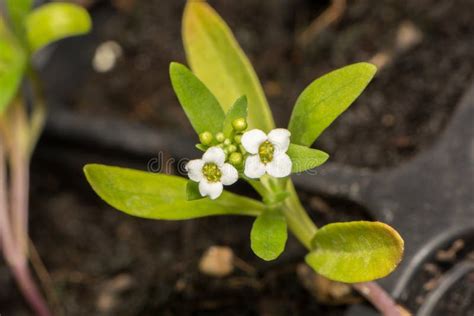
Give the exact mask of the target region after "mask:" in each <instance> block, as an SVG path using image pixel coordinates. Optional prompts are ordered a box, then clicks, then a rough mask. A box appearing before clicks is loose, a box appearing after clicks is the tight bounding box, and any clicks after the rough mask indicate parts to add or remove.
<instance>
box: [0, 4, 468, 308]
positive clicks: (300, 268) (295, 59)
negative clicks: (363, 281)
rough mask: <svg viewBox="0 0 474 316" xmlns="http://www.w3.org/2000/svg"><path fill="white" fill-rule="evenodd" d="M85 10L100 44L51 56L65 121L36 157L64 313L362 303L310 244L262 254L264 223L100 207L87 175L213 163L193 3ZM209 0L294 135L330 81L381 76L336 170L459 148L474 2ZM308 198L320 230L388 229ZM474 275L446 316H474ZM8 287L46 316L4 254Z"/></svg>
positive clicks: (53, 104)
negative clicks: (168, 218) (301, 106)
mask: <svg viewBox="0 0 474 316" xmlns="http://www.w3.org/2000/svg"><path fill="white" fill-rule="evenodd" d="M76 3H80V4H82V5H84V6H86V7H87V8H89V9H90V12H91V14H92V15H93V18H94V31H93V33H92V34H90V35H88V36H85V37H80V38H72V39H68V40H65V41H63V42H61V43H59V44H58V45H55V46H52V47H49V48H48V49H46V50H45V51H44V52H43V53H42V54H41V55H40V56H37V64H38V65H39V67H40V68H41V69H42V77H43V79H44V81H45V86H46V91H47V95H48V99H49V108H50V113H49V115H50V116H49V120H48V124H47V127H46V131H45V133H44V135H43V138H42V139H41V141H40V144H39V146H38V148H37V151H36V153H35V156H34V157H33V163H32V171H31V172H32V185H31V207H30V210H31V224H30V225H31V226H30V227H31V228H30V232H31V239H32V240H33V242H34V244H35V246H36V248H37V251H38V254H39V257H41V259H42V261H43V264H44V266H45V267H46V269H47V271H48V273H46V272H45V271H43V270H42V268H41V267H42V266H43V265H42V264H41V263H40V262H39V259H38V258H33V261H35V262H33V265H34V266H35V267H36V268H37V269H39V275H40V279H41V284H43V286H44V288H45V292H46V293H47V296H48V299H49V301H50V302H51V304H52V305H53V306H54V308H55V310H56V311H57V312H58V314H61V313H63V314H67V315H224V314H225V315H344V313H346V312H347V311H348V310H349V308H348V305H347V304H348V303H355V302H359V301H360V298H359V297H357V295H355V294H353V293H351V291H350V288H348V287H347V286H344V285H341V284H334V283H329V282H327V281H325V280H323V279H321V278H318V277H317V276H315V275H313V274H312V273H311V272H309V271H308V270H307V268H306V267H305V266H304V265H302V256H303V254H304V249H303V248H302V247H301V246H300V245H299V244H298V243H297V242H296V241H295V240H293V239H290V240H289V244H288V246H287V248H288V250H287V252H286V253H285V254H284V255H283V256H282V257H281V258H280V260H277V261H275V262H270V263H266V262H262V261H261V260H259V259H258V258H256V257H255V256H254V255H253V254H252V252H251V250H250V247H249V239H248V235H249V231H250V227H251V223H252V221H251V219H247V218H240V217H238V218H236V217H225V218H224V217H221V218H206V219H200V220H193V221H186V222H158V221H147V220H141V219H137V218H132V217H129V216H127V215H125V214H122V213H119V212H117V211H115V210H113V209H112V208H110V207H109V206H107V205H106V204H105V203H103V202H102V201H100V200H99V198H98V197H97V196H96V195H95V194H94V193H93V192H92V190H91V189H90V188H89V187H88V185H87V184H86V181H85V178H84V176H83V175H82V166H83V165H84V164H85V163H88V162H102V163H109V164H117V165H121V166H126V167H133V168H138V169H143V170H146V169H147V168H148V165H149V162H150V160H152V159H156V158H158V159H169V158H173V157H174V158H181V157H189V158H194V157H196V156H197V155H198V152H197V151H194V150H193V143H195V142H196V141H197V138H196V136H195V135H194V132H193V130H192V128H191V126H190V124H189V123H188V121H187V119H186V117H185V115H184V112H183V111H182V109H181V107H180V106H179V104H178V102H177V99H176V97H175V95H174V93H173V91H172V89H171V85H170V82H169V77H168V65H169V63H170V62H171V61H179V62H182V63H185V56H184V50H183V46H182V43H181V31H180V28H181V16H182V12H183V9H184V5H185V1H184V0H180V1H175V0H173V1H172V0H169V1H167V0H162V1H159V0H147V1H143V0H142V1H140V0H111V1H100V0H96V1H94V0H82V1H79V0H78V1H76ZM209 3H210V4H211V5H212V6H213V7H214V8H215V9H216V10H217V11H218V12H219V14H221V16H222V17H223V18H224V19H225V20H226V21H227V23H228V24H229V25H230V27H231V28H232V30H233V31H234V33H235V36H236V37H237V39H238V41H239V42H240V44H241V46H242V48H243V49H244V51H245V52H246V53H247V54H248V56H249V58H250V60H251V62H252V63H253V65H254V67H255V69H256V71H257V73H258V75H259V77H260V79H261V81H262V85H263V87H264V90H265V92H266V95H267V97H268V99H269V103H270V106H271V108H272V110H273V112H274V115H275V120H276V123H277V126H282V127H284V126H286V125H287V123H288V120H289V116H290V114H291V111H292V108H293V105H294V102H295V100H296V98H297V96H298V95H299V93H300V92H301V91H302V90H303V89H304V88H305V87H306V86H307V85H308V84H309V83H310V82H311V81H312V80H314V79H315V78H317V77H319V76H321V75H323V74H325V73H326V72H329V71H331V70H333V69H336V68H339V67H342V66H345V65H347V64H350V63H354V62H359V61H368V62H372V63H374V64H376V65H377V66H378V67H379V71H378V73H377V76H376V78H375V79H374V81H373V82H372V83H371V84H370V85H369V87H368V88H367V90H366V91H365V92H364V93H363V94H362V96H361V97H360V98H359V99H358V100H357V101H356V102H355V104H353V105H352V107H351V108H350V109H349V110H348V111H347V112H346V113H345V114H344V115H343V116H341V118H339V119H338V120H337V121H336V122H335V123H334V124H333V125H332V126H331V127H330V128H329V129H327V130H326V132H325V133H324V134H323V135H322V136H321V137H320V138H319V140H318V141H317V143H316V144H315V147H317V148H320V149H322V150H324V151H326V152H328V153H330V154H331V159H332V160H331V161H332V162H333V163H337V164H340V165H343V166H349V167H351V168H357V169H359V168H364V169H365V170H369V172H377V171H379V170H387V169H395V168H397V167H398V166H400V165H402V164H404V163H406V162H409V161H412V160H413V159H415V158H416V157H417V155H419V154H420V153H422V152H424V151H425V150H428V149H429V148H431V147H432V146H434V145H435V144H436V143H437V141H438V140H439V139H440V138H441V135H442V133H443V131H444V130H445V128H446V126H447V125H448V124H449V122H450V120H451V118H452V116H453V113H455V110H456V108H457V105H458V103H459V102H460V100H461V98H462V96H463V95H464V94H465V93H466V91H467V90H468V89H469V87H470V86H471V84H472V80H473V76H474V23H473V21H474V2H473V1H472V0H453V1H436V0H412V1H397V0H384V1H377V0H357V1H355V0H347V1H346V0H333V1H315V0H313V1H311V0H278V1H252V0H240V1H225V0H210V1H209ZM466 128H471V129H472V127H469V126H466ZM455 163H456V162H455V161H453V164H455ZM470 166H471V167H472V161H471V165H470ZM162 171H163V170H162ZM168 171H171V172H173V170H168ZM470 171H471V173H470V174H471V175H472V169H470ZM468 177H469V175H468ZM470 183H472V182H467V184H466V185H470ZM458 185H461V186H462V185H463V184H462V183H460V184H458ZM472 189H473V190H474V188H472ZM237 190H239V191H240V192H241V193H244V194H248V195H253V194H254V193H253V192H251V190H250V189H249V188H247V187H245V186H243V185H242V186H241V187H239V188H238V189H237ZM301 197H302V199H303V201H304V203H305V204H306V206H307V207H308V209H309V210H310V211H311V214H312V216H313V217H314V218H315V220H316V221H317V223H318V224H320V225H322V224H325V223H328V222H333V221H346V220H354V219H373V218H374V216H373V215H372V213H371V212H370V211H369V210H368V209H367V206H366V205H364V203H363V202H361V203H355V202H352V201H350V200H347V199H343V198H341V197H340V196H337V195H331V194H326V193H324V192H323V193H320V194H319V193H318V192H305V191H304V190H303V191H302V193H301ZM467 208H468V209H471V210H472V205H467ZM471 214H472V213H471ZM423 220H426V219H423V218H420V221H423ZM471 237H472V236H471ZM215 246H218V248H215ZM462 248H463V251H465V252H466V256H467V255H469V254H471V256H472V252H471V251H468V250H466V249H467V246H465V245H463V247H462ZM460 249H461V248H460ZM471 250H472V249H471ZM428 270H429V268H428ZM430 271H431V272H429V271H428V272H427V277H426V279H425V280H424V281H420V282H422V284H421V286H420V290H419V293H417V294H416V295H410V296H411V297H410V298H407V300H406V301H404V302H402V303H404V304H405V305H407V306H409V307H410V309H412V310H416V309H417V308H418V307H419V306H420V305H422V304H423V302H424V301H423V298H424V297H426V295H428V293H429V291H430V290H432V289H433V287H432V288H430V285H429V281H432V280H434V279H436V278H439V276H440V275H442V274H443V269H442V268H439V267H436V264H434V263H433V264H432V266H431V270H430ZM430 273H431V274H430ZM470 278H471V279H470V281H469V282H470V283H469V282H468V283H466V284H467V285H466V286H465V287H464V288H463V290H462V291H461V292H460V293H461V294H460V295H461V297H468V298H470V299H468V300H464V301H462V300H461V301H459V300H456V299H455V298H453V299H452V300H449V299H447V300H446V302H445V306H442V307H440V308H441V309H439V310H440V311H443V312H445V313H444V314H440V315H473V313H474V306H473V304H474V303H473V299H472V297H473V296H474V285H473V283H474V278H472V275H471V276H470ZM308 279H309V280H311V282H308ZM427 283H428V286H425V285H426V284H427ZM431 286H433V285H431ZM0 289H1V290H0V314H2V315H28V314H29V311H28V309H27V308H26V306H25V304H24V302H23V300H22V297H21V296H20V294H19V293H18V291H17V290H16V286H15V284H14V281H13V279H12V278H11V275H10V274H9V272H8V270H7V269H6V267H5V265H4V263H3V261H0ZM460 302H461V303H460ZM462 304H464V305H462ZM460 306H461V307H460ZM462 306H464V307H465V308H464V307H462ZM469 312H472V313H471V314H468V313H469ZM464 313H466V314H464Z"/></svg>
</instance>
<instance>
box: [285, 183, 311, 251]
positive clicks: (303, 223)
mask: <svg viewBox="0 0 474 316" xmlns="http://www.w3.org/2000/svg"><path fill="white" fill-rule="evenodd" d="M286 186H287V190H288V192H289V193H290V196H289V197H288V198H287V199H286V200H285V203H284V207H283V214H284V215H285V217H286V220H287V222H288V226H289V227H290V230H291V231H292V232H293V234H294V235H295V236H296V238H298V240H299V241H300V242H301V243H302V244H303V245H304V246H305V247H306V248H307V249H311V240H312V239H313V236H314V234H315V233H316V231H317V230H318V228H317V227H316V225H314V223H313V221H312V220H311V218H310V217H309V216H308V213H307V212H306V210H305V209H304V207H303V206H302V205H301V202H300V200H299V198H298V195H297V194H296V190H295V187H294V185H293V182H291V181H288V183H287V185H286Z"/></svg>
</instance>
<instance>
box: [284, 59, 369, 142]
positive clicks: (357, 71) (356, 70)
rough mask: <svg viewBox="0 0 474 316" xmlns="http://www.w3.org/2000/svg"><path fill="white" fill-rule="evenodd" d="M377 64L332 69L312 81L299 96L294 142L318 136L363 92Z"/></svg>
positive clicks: (292, 129)
mask: <svg viewBox="0 0 474 316" xmlns="http://www.w3.org/2000/svg"><path fill="white" fill-rule="evenodd" d="M376 70H377V69H376V67H375V66H374V65H372V64H368V63H357V64H353V65H349V66H346V67H343V68H340V69H337V70H335V71H332V72H330V73H328V74H326V75H324V76H322V77H321V78H319V79H316V80H315V81H313V83H311V84H310V85H309V86H308V87H307V88H306V89H305V90H304V91H303V92H302V93H301V95H300V96H299V97H298V100H297V101H296V104H295V107H294V109H293V114H292V115H291V119H290V124H289V126H288V129H289V130H290V132H291V140H292V142H293V143H295V144H298V145H304V146H311V144H312V143H313V142H314V141H315V140H316V138H318V136H319V135H320V134H321V133H322V132H323V131H324V130H325V129H326V128H327V127H328V126H329V125H330V124H331V123H332V122H333V121H334V120H335V119H336V118H337V117H338V116H339V115H340V114H341V113H342V112H344V111H345V110H346V109H347V108H348V107H349V106H350V105H351V104H352V102H354V101H355V99H357V97H358V96H359V95H360V94H361V93H362V91H363V90H364V89H365V87H366V86H367V85H368V84H369V82H370V80H372V78H373V76H374V75H375V72H376Z"/></svg>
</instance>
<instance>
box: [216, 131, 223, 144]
mask: <svg viewBox="0 0 474 316" xmlns="http://www.w3.org/2000/svg"><path fill="white" fill-rule="evenodd" d="M216 140H217V141H218V142H219V143H222V142H223V141H224V140H225V136H224V133H222V132H219V133H217V134H216Z"/></svg>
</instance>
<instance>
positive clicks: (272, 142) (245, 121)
mask: <svg viewBox="0 0 474 316" xmlns="http://www.w3.org/2000/svg"><path fill="white" fill-rule="evenodd" d="M183 39H184V47H185V50H186V56H187V59H188V63H189V65H190V67H191V69H192V71H191V70H190V69H188V68H187V67H186V66H184V65H182V64H179V63H175V62H173V63H171V65H170V78H171V84H172V86H173V89H174V91H175V93H176V96H177V98H178V100H179V103H180V104H181V106H182V108H183V110H184V112H185V113H186V116H187V117H188V119H189V122H190V124H191V126H192V127H193V128H194V130H195V131H196V134H197V137H196V139H199V143H198V144H197V145H196V147H197V148H198V149H199V150H201V151H202V152H204V154H203V155H202V157H201V158H198V159H194V160H191V161H190V162H189V163H188V165H187V167H186V168H187V172H188V177H189V179H186V178H183V177H179V176H174V175H165V174H152V173H147V172H142V171H136V170H131V169H125V168H118V167H111V166H104V165H98V164H90V165H87V166H85V168H84V171H85V174H86V177H87V179H88V181H89V183H90V185H91V186H92V188H93V189H94V190H95V192H96V193H97V194H98V195H99V196H100V197H101V198H102V199H103V200H105V201H106V202H107V203H109V204H110V205H112V206H113V207H115V208H117V209H118V210H120V211H123V212H125V213H128V214H130V215H133V216H138V217H144V218H150V219H162V220H181V219H191V218H198V217H203V216H211V215H212V216H215V215H231V214H232V215H246V216H254V217H255V221H254V224H253V226H252V228H251V229H250V247H251V249H252V250H253V252H254V253H255V254H256V255H257V256H258V257H260V258H262V259H263V260H275V259H277V258H278V257H279V256H280V255H281V253H282V252H283V251H284V249H285V245H286V240H287V234H288V231H290V232H291V233H292V234H294V235H295V236H296V238H297V239H298V240H299V241H300V242H301V243H302V244H303V245H304V246H305V247H306V248H307V251H308V254H307V255H306V262H307V264H308V265H310V266H311V267H312V268H313V269H314V270H315V271H316V272H317V273H319V274H321V275H323V276H325V277H327V278H329V279H332V280H336V281H341V282H346V283H358V282H367V281H372V280H375V279H378V278H382V277H385V276H387V275H388V274H390V273H391V272H392V271H393V270H394V269H395V267H396V266H397V265H398V263H399V262H400V260H401V258H402V254H403V240H402V238H401V237H400V235H399V234H398V233H397V232H396V231H395V230H394V229H393V228H391V227H390V226H388V225H386V224H383V223H380V222H370V221H355V222H346V223H332V224H329V225H326V226H323V227H321V228H318V227H316V225H315V224H314V222H313V221H312V220H311V219H310V217H309V216H308V213H307V212H306V210H305V209H304V208H303V206H302V204H301V202H300V200H299V198H298V195H297V194H296V191H295V188H294V186H293V183H292V181H291V178H290V175H291V174H292V173H299V172H305V171H307V170H310V169H313V168H316V167H318V166H320V165H321V164H323V163H324V162H325V161H326V160H327V159H328V157H329V155H328V154H326V153H325V152H323V151H321V150H317V149H314V148H312V147H311V146H312V144H313V143H314V142H315V140H316V139H317V137H318V136H319V135H320V134H321V133H322V132H323V131H324V130H325V129H326V128H327V127H328V126H329V125H330V124H331V123H332V122H333V121H334V120H335V119H336V118H337V117H338V116H339V115H340V114H341V113H343V112H344V111H345V110H346V109H347V108H348V107H349V106H350V105H351V104H352V103H353V102H354V101H355V100H356V99H357V97H358V96H359V95H360V94H361V93H362V91H363V90H364V89H365V88H366V86H367V85H368V84H369V82H370V81H371V80H372V78H373V76H374V75H375V72H376V68H375V66H373V65H371V64H368V63H364V62H361V63H356V64H353V65H349V66H346V67H343V68H340V69H337V70H334V71H332V72H330V73H328V74H326V75H324V76H322V77H320V78H318V79H316V80H315V81H313V82H312V83H311V84H309V86H308V87H306V89H304V91H303V92H302V93H301V95H300V96H299V97H298V99H297V100H296V103H295V106H294V109H293V113H292V115H291V118H290V121H289V124H288V127H287V128H283V127H279V128H277V127H276V126H275V124H274V120H273V116H272V112H271V110H270V107H269V105H268V103H267V99H266V97H265V95H264V93H263V89H262V86H261V84H260V82H259V80H258V78H257V75H256V73H255V71H254V69H253V67H252V65H251V64H250V62H249V60H248V58H247V57H246V56H245V54H244V53H243V50H242V49H241V48H240V46H239V45H238V43H237V41H236V40H235V38H234V36H233V34H232V33H231V31H230V29H229V27H228V26H227V25H226V24H225V22H224V21H223V20H222V18H221V17H220V16H219V15H218V14H217V13H216V12H215V11H214V10H213V9H212V8H211V7H210V6H209V5H208V4H207V3H206V2H205V1H188V3H187V5H186V9H185V12H184V18H183ZM238 179H240V180H241V181H245V182H247V183H248V184H249V185H250V186H252V187H253V188H254V189H255V190H256V191H257V192H258V194H259V195H260V196H261V200H260V201H259V200H256V199H250V198H248V197H245V196H241V195H238V194H234V193H231V192H227V191H226V190H223V188H224V186H229V185H232V184H234V183H235V182H236V181H237V180H238Z"/></svg>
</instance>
